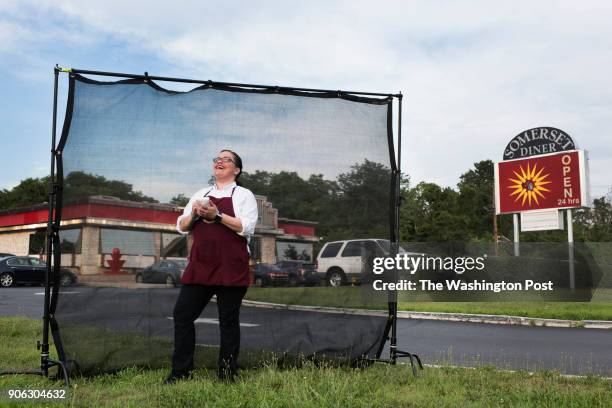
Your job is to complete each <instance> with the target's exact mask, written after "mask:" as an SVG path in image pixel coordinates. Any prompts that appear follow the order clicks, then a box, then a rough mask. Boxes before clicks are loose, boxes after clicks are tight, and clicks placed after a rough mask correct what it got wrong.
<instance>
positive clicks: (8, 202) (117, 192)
mask: <svg viewBox="0 0 612 408" xmlns="http://www.w3.org/2000/svg"><path fill="white" fill-rule="evenodd" d="M48 188H49V177H41V178H27V179H25V180H23V181H21V182H20V183H19V184H18V185H17V186H15V187H13V188H12V189H11V190H6V189H3V190H0V210H11V209H15V208H24V207H29V206H32V205H37V204H42V203H44V202H46V201H47V200H48ZM63 194H64V199H65V200H70V199H76V198H79V197H88V196H92V195H107V196H113V197H117V198H120V199H122V200H129V201H140V202H149V203H156V202H157V200H155V199H154V198H153V197H148V196H146V195H144V194H143V193H141V192H140V191H134V189H133V187H132V185H131V184H129V183H126V182H124V181H120V180H108V179H106V178H105V177H103V176H96V175H92V174H88V173H84V172H82V171H74V172H71V173H70V174H68V176H66V177H65V178H64V183H63Z"/></svg>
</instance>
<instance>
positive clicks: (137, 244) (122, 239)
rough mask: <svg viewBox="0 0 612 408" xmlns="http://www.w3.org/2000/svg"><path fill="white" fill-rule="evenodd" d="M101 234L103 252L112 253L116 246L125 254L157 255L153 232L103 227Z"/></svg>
mask: <svg viewBox="0 0 612 408" xmlns="http://www.w3.org/2000/svg"><path fill="white" fill-rule="evenodd" d="M100 236H101V249H102V253H103V254H110V253H112V252H113V249H114V248H119V250H120V251H121V253H122V254H125V255H151V256H155V255H156V251H155V233H153V232H147V231H131V230H119V229H106V228H103V229H102V230H101V231H100Z"/></svg>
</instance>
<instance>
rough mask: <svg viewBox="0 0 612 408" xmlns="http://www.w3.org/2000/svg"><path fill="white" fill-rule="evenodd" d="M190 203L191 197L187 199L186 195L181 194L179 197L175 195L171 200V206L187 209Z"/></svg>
mask: <svg viewBox="0 0 612 408" xmlns="http://www.w3.org/2000/svg"><path fill="white" fill-rule="evenodd" d="M188 203H189V197H185V194H183V193H181V194H179V195H175V196H174V197H172V198H171V199H170V204H174V205H178V206H181V207H185V206H186V205H187V204H188Z"/></svg>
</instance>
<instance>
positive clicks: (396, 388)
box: [0, 318, 612, 408]
mask: <svg viewBox="0 0 612 408" xmlns="http://www.w3.org/2000/svg"><path fill="white" fill-rule="evenodd" d="M39 332H40V322H39V321H34V320H29V319H24V318H0V370H7V369H24V368H29V369H32V368H34V367H35V366H36V365H37V364H38V361H39V354H38V352H37V351H36V349H35V347H34V343H35V341H36V339H38V338H39V337H40V334H39ZM167 372H168V369H167V368H166V369H156V370H142V369H138V368H129V369H125V370H122V371H120V372H118V373H115V374H112V375H111V374H109V375H100V376H96V377H89V378H84V377H79V378H75V379H73V381H72V387H71V389H70V391H69V398H68V399H67V400H66V401H65V404H67V405H68V404H69V405H71V406H96V407H97V406H113V407H122V408H123V407H143V406H144V407H191V406H198V407H409V406H416V407H457V406H462V407H463V406H466V407H481V406H486V407H489V406H495V407H497V406H501V407H564V406H571V407H585V408H586V407H605V406H609V402H610V401H611V400H612V386H611V382H610V380H606V379H601V378H598V377H583V378H567V377H563V376H560V375H559V374H557V373H552V372H538V373H535V374H529V373H526V372H517V373H510V372H500V371H496V370H494V369H492V368H490V367H484V368H478V369H463V368H453V367H445V368H427V367H426V368H425V370H424V371H422V372H421V373H420V374H421V375H420V376H419V377H418V378H413V377H412V375H411V373H410V370H409V367H407V366H404V365H399V366H389V365H385V364H376V365H374V366H372V367H369V368H366V369H349V368H332V367H315V366H314V365H313V364H306V365H305V366H303V367H302V368H299V369H297V368H291V369H282V370H281V369H278V368H276V367H275V366H273V365H267V366H264V367H263V368H260V369H251V370H245V371H243V372H242V375H241V377H240V380H239V381H238V382H236V383H235V384H225V383H221V382H219V381H218V380H216V378H215V375H214V371H212V370H207V369H199V370H196V373H195V378H194V379H193V380H190V381H183V382H180V383H178V384H176V385H162V384H161V382H162V380H163V378H164V377H165V375H166V374H167ZM59 387H61V383H60V382H56V381H51V380H48V379H45V378H40V377H34V376H24V375H18V376H8V377H6V376H5V377H0V391H1V392H2V393H3V394H4V396H3V397H0V405H7V404H8V403H9V402H8V399H7V398H6V395H7V394H6V392H7V390H8V389H50V388H59ZM17 405H18V406H37V407H38V406H41V404H40V403H39V402H38V401H29V402H24V401H20V402H19V403H18V404H15V406H17ZM46 405H47V406H56V404H55V403H53V402H50V403H47V404H46Z"/></svg>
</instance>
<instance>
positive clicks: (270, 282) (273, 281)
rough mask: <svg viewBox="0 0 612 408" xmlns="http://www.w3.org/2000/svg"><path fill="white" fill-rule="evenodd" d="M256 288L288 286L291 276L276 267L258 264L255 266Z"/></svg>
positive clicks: (254, 278)
mask: <svg viewBox="0 0 612 408" xmlns="http://www.w3.org/2000/svg"><path fill="white" fill-rule="evenodd" d="M253 281H254V284H255V286H258V287H264V286H288V285H289V274H288V273H287V272H285V271H283V270H282V269H281V268H279V267H278V266H276V265H272V264H266V263H258V264H256V265H254V266H253Z"/></svg>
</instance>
